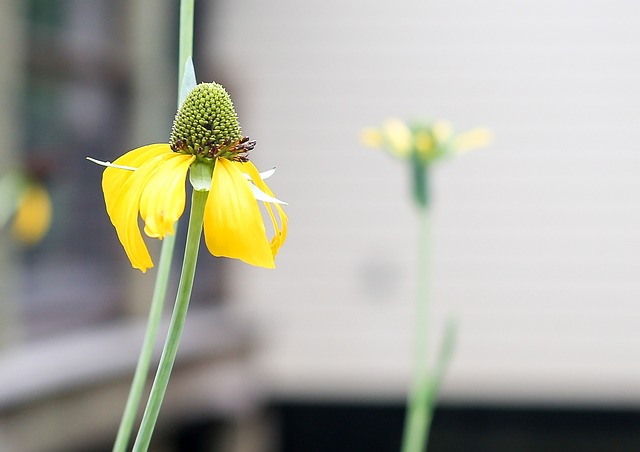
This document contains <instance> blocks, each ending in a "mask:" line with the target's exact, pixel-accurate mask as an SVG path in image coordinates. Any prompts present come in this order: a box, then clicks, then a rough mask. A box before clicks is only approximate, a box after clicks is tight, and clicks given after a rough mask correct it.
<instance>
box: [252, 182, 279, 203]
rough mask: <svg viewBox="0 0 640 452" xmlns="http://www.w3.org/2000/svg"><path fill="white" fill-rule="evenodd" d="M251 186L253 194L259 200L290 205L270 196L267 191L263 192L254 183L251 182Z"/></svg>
mask: <svg viewBox="0 0 640 452" xmlns="http://www.w3.org/2000/svg"><path fill="white" fill-rule="evenodd" d="M249 186H250V187H251V191H252V192H253V196H254V197H255V198H256V199H257V200H258V201H262V202H270V203H272V204H283V205H285V206H286V205H288V204H287V203H286V202H284V201H280V200H279V199H276V198H274V197H272V196H269V195H268V194H266V193H265V192H263V191H262V190H260V189H259V188H258V187H256V186H255V185H254V184H252V183H250V184H249Z"/></svg>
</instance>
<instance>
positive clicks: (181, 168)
mask: <svg viewBox="0 0 640 452" xmlns="http://www.w3.org/2000/svg"><path fill="white" fill-rule="evenodd" d="M254 146H255V141H249V138H248V137H243V136H242V135H241V133H240V127H239V124H238V121H237V117H236V114H235V110H234V109H233V104H232V103H231V99H230V98H229V95H228V94H227V92H226V91H225V90H224V88H222V86H220V85H218V84H216V83H203V84H200V85H198V86H197V87H196V88H194V90H193V91H191V93H190V94H189V96H187V98H186V99H185V101H184V103H183V105H182V107H181V108H180V110H179V111H178V113H177V115H176V120H175V121H174V126H173V131H172V134H171V139H170V143H165V144H151V145H148V146H143V147H141V148H137V149H134V150H132V151H129V152H127V153H126V154H124V155H123V156H121V157H120V158H118V159H117V160H115V161H114V162H113V164H111V163H105V165H107V166H108V167H107V168H106V169H105V171H104V174H103V178H102V189H103V192H104V199H105V204H106V209H107V213H108V215H109V218H110V219H111V222H112V223H113V225H114V227H115V229H116V232H117V234H118V238H119V240H120V243H122V246H123V247H124V250H125V252H126V254H127V256H128V257H129V260H130V261H131V264H132V265H133V267H135V268H138V269H140V270H142V271H143V272H145V271H146V270H147V269H148V268H151V267H153V262H152V260H151V257H150V255H149V251H148V250H147V247H146V245H145V243H144V240H143V238H142V234H141V232H140V228H139V226H138V215H139V216H140V217H141V218H142V220H143V221H144V232H145V234H146V235H147V236H149V237H153V238H159V239H162V238H163V237H165V236H166V235H167V234H173V225H174V223H175V222H176V221H177V220H178V219H179V218H180V216H181V215H182V213H183V212H184V208H185V199H186V192H185V180H186V176H187V172H189V170H191V173H190V179H191V182H192V185H193V186H194V189H195V190H199V191H208V192H209V194H208V197H207V202H206V206H205V212H204V235H205V242H206V245H207V248H208V249H209V251H210V252H211V254H213V255H214V256H223V257H230V258H235V259H240V260H242V261H244V262H246V263H248V264H251V265H256V266H259V267H265V268H274V267H275V262H274V259H275V256H276V254H277V252H278V250H279V249H280V247H281V246H282V245H283V244H284V241H285V239H286V235H287V216H286V215H285V213H284V211H283V209H282V207H281V206H280V204H284V203H283V202H282V201H279V200H277V199H276V198H275V197H274V194H273V193H272V192H271V190H270V189H269V187H267V185H266V184H265V183H264V181H263V175H261V174H260V173H259V172H258V170H257V169H256V167H255V166H254V165H253V164H252V163H251V162H249V159H248V152H249V151H251V150H252V149H253V147H254ZM94 161H95V160H94ZM99 163H101V162H99ZM266 177H268V176H265V178H266ZM258 201H262V202H263V203H264V206H265V207H266V211H267V213H268V215H269V218H270V220H271V224H272V226H273V233H274V235H273V237H272V238H271V240H269V239H268V238H267V232H266V229H265V225H264V221H263V219H262V214H261V212H260V206H259V204H258ZM272 204H273V206H272ZM274 208H275V212H274ZM276 215H277V217H278V218H277V219H276Z"/></svg>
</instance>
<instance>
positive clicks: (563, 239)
mask: <svg viewBox="0 0 640 452" xmlns="http://www.w3.org/2000/svg"><path fill="white" fill-rule="evenodd" d="M214 12H215V17H212V18H210V19H209V20H210V24H209V25H208V28H209V30H210V31H209V33H210V39H211V42H212V45H213V50H214V54H215V58H216V64H217V67H216V71H217V72H218V73H221V74H224V78H226V80H231V83H227V85H228V88H229V90H230V92H231V94H232V96H233V97H234V99H236V100H235V102H236V104H237V106H238V110H239V114H240V117H241V121H242V124H243V128H244V131H245V132H246V133H247V134H249V135H250V136H251V137H252V138H253V139H257V140H258V146H257V148H256V150H255V151H254V155H253V159H254V161H255V162H257V163H258V165H259V166H260V167H261V168H268V167H270V166H273V165H275V166H277V168H278V172H277V174H276V176H275V177H274V178H273V179H271V181H270V185H271V187H272V188H273V189H274V191H275V192H276V194H277V195H278V196H279V197H280V198H282V199H285V200H287V201H289V203H290V206H289V208H288V213H289V215H290V228H291V232H290V239H289V242H288V243H287V244H286V246H285V247H284V248H283V250H282V252H281V255H280V256H279V257H278V268H277V269H276V270H275V271H266V270H260V269H254V268H249V267H246V266H243V265H241V264H237V265H236V264H233V267H234V270H235V273H234V284H235V287H236V288H237V291H236V295H237V299H236V300H235V303H236V306H237V307H238V309H239V310H242V311H243V312H244V313H247V314H249V315H251V316H253V317H254V318H255V319H256V322H258V324H259V325H260V326H261V332H262V334H263V349H262V354H261V355H260V361H259V364H260V366H261V368H262V370H263V371H264V372H265V375H266V376H267V377H268V378H269V381H270V383H271V385H272V388H273V389H274V390H275V391H279V392H282V393H283V394H286V395H295V394H302V395H321V396H332V395H334V396H342V395H346V396H359V395H360V396H366V397H376V396H379V397H386V396H398V395H401V394H402V393H403V391H404V390H405V389H406V385H407V382H408V378H409V369H410V366H411V364H410V361H411V345H410V344H411V336H412V330H413V323H412V311H413V302H414V301H413V298H414V292H415V290H414V287H415V282H416V278H417V275H416V272H415V269H414V267H415V265H414V264H415V253H414V246H415V245H414V241H415V239H416V235H417V229H416V227H415V220H416V218H415V215H414V212H413V209H412V206H411V204H410V199H409V191H408V178H407V174H406V172H405V168H404V167H403V166H402V165H401V164H400V163H399V162H397V161H394V160H392V159H391V158H388V157H387V156H386V155H384V154H383V153H382V152H377V151H372V150H368V149H364V148H362V147H361V146H360V145H359V144H358V141H357V138H358V133H359V131H360V130H361V129H362V128H363V127H365V126H368V125H378V124H380V122H382V120H383V119H384V118H386V117H388V116H400V117H403V118H412V117H416V116H426V117H431V118H447V119H450V120H451V121H453V122H454V123H455V124H456V125H458V126H460V127H461V128H467V127H471V126H476V125H487V126H489V127H491V128H492V129H493V131H494V133H495V135H496V139H497V141H496V143H495V145H494V146H492V147H491V148H489V149H485V150H480V151H477V152H475V153H472V154H469V155H468V156H465V157H464V158H461V159H459V160H456V161H451V162H448V163H446V164H444V165H442V166H440V167H438V168H437V169H436V170H435V175H434V178H435V180H434V184H435V187H434V190H435V193H434V195H435V198H436V203H435V205H434V209H433V217H434V218H433V221H434V255H433V265H432V267H433V283H432V301H433V305H434V311H435V312H434V317H433V319H432V320H433V325H434V327H437V326H440V325H442V323H443V318H444V316H445V315H448V314H453V315H455V316H456V317H457V318H458V320H459V322H460V335H459V340H458V348H457V352H456V356H455V359H454V362H453V364H452V367H451V369H450V372H449V374H448V376H447V381H446V384H445V387H444V394H443V396H444V397H445V398H448V399H450V400H457V399H461V400H466V399H476V400H500V399H510V400H528V399H531V400H536V401H543V400H552V401H564V400H572V401H576V402H581V401H582V402H585V401H602V400H605V401H609V402H620V403H626V402H631V403H637V402H640V383H639V382H640V360H639V359H638V356H640V196H639V195H640V152H639V149H638V148H639V147H640V127H639V125H640V82H639V81H640V63H639V61H640V60H639V58H638V56H639V53H640V26H638V24H639V21H640V19H639V17H640V16H639V14H640V4H639V3H637V2H634V1H631V0H627V1H622V0H620V1H609V0H606V1H605V0H587V1H578V0H542V1H535V2H534V1H528V2H514V1H507V0H488V1H472V0H454V1H437V0H432V1H419V0H413V1H411V0H405V1H393V2H392V1H387V2H381V1H376V2H372V1H364V0H360V1H351V2H346V1H343V0H323V1H307V2H300V1H293V0H282V1H277V2H276V1H272V2H266V1H257V0H245V1H234V2H230V1H227V2H220V5H218V6H217V7H216V8H215V10H214Z"/></svg>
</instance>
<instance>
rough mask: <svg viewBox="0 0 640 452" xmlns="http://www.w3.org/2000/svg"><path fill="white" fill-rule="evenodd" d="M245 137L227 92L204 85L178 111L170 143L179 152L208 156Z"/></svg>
mask: <svg viewBox="0 0 640 452" xmlns="http://www.w3.org/2000/svg"><path fill="white" fill-rule="evenodd" d="M241 138H242V131H241V129H240V123H239V122H238V116H237V114H236V111H235V109H234V108H233V102H231V97H229V94H228V93H227V91H226V90H225V89H224V88H223V87H222V86H221V85H219V84H217V83H201V84H199V85H197V86H196V87H195V88H194V89H193V90H192V91H191V92H190V93H189V95H188V96H187V98H186V99H185V100H184V102H183V103H182V106H181V107H180V109H179V110H178V113H177V114H176V117H175V119H174V121H173V129H172V131H171V138H170V140H169V144H170V145H171V148H172V149H173V150H174V151H176V152H183V153H187V154H194V155H204V156H206V155H211V154H212V152H211V151H212V149H218V148H220V147H224V146H226V145H228V144H229V143H235V142H238V140H240V139H241Z"/></svg>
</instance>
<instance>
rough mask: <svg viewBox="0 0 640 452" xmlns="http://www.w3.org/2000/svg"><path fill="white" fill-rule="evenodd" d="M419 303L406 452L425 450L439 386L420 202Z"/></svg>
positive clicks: (425, 212) (425, 219) (427, 235)
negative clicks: (432, 357) (432, 356)
mask: <svg viewBox="0 0 640 452" xmlns="http://www.w3.org/2000/svg"><path fill="white" fill-rule="evenodd" d="M419 214H420V232H419V239H418V240H419V248H418V253H419V256H418V259H419V262H418V304H417V307H416V316H415V320H416V330H415V358H414V359H415V361H414V371H413V372H414V373H413V387H412V389H411V393H410V395H409V403H408V406H407V413H406V417H405V425H404V434H403V439H402V452H423V451H424V450H425V447H426V444H427V442H428V439H429V430H430V427H431V420H432V418H433V408H434V399H435V386H436V384H435V383H436V382H434V379H433V376H432V375H431V372H430V370H429V293H428V292H429V283H428V280H429V252H430V239H431V231H430V218H429V208H428V206H426V205H420V206H419Z"/></svg>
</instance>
